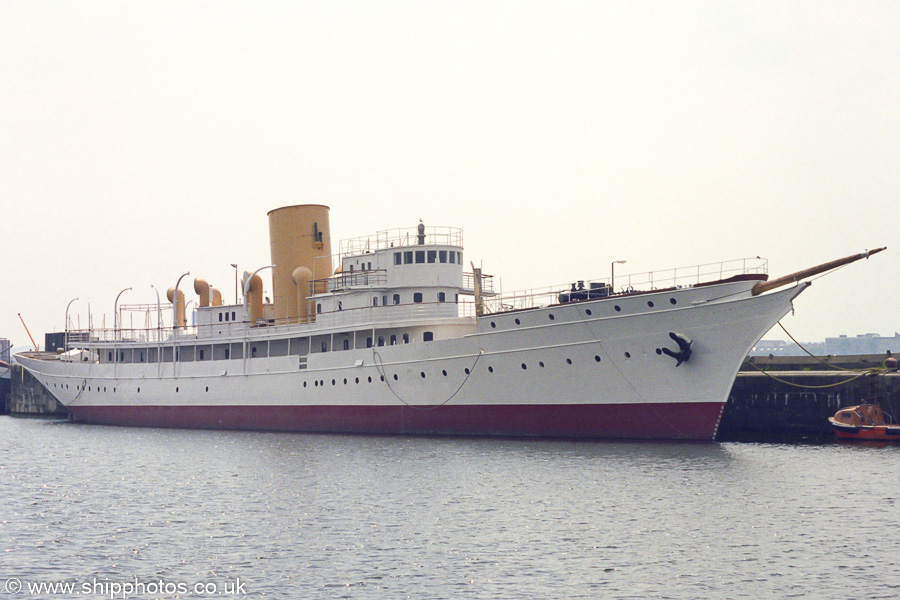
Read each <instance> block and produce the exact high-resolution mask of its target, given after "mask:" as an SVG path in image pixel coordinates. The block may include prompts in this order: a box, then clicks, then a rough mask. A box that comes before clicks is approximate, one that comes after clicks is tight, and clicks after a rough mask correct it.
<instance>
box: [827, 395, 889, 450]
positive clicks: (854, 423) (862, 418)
mask: <svg viewBox="0 0 900 600" xmlns="http://www.w3.org/2000/svg"><path fill="white" fill-rule="evenodd" d="M828 422H829V423H831V427H832V428H833V429H834V435H835V437H836V438H838V439H845V440H867V441H885V442H891V441H900V425H898V424H896V423H891V422H886V421H885V414H884V411H883V410H881V407H880V406H878V405H877V404H860V405H858V406H848V407H847V408H842V409H841V410H839V411H837V413H835V415H834V416H833V417H828Z"/></svg>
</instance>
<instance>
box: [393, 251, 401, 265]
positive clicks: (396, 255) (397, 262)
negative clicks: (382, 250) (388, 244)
mask: <svg viewBox="0 0 900 600" xmlns="http://www.w3.org/2000/svg"><path fill="white" fill-rule="evenodd" d="M394 264H395V265H402V264H403V255H402V254H401V253H399V252H394Z"/></svg>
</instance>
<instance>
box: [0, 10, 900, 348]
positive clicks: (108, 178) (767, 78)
mask: <svg viewBox="0 0 900 600" xmlns="http://www.w3.org/2000/svg"><path fill="white" fill-rule="evenodd" d="M898 32H900V2H896V1H895V0H885V1H883V2H879V1H873V2H864V1H860V2H829V1H826V0H819V1H815V2H791V1H788V0H776V1H756V2H754V1H741V2H727V1H721V0H714V1H710V2H687V1H685V2H601V1H598V0H590V1H585V2H528V1H522V0H516V1H510V2H485V1H483V0H479V1H477V2H465V1H459V2H441V3H438V2H422V1H418V2H402V1H390V2H388V1H381V2H336V1H328V2H325V1H322V2H287V1H286V2H259V1H255V2H247V3H241V2H219V1H217V2H190V1H187V2H185V1H184V0H179V1H178V2H163V1H154V2H143V3H138V2H120V1H110V2H91V1H82V2H42V1H37V0H27V1H17V0H5V1H4V2H3V3H2V4H0V81H2V85H0V202H2V208H3V214H2V218H0V234H2V240H3V242H4V244H3V247H4V252H3V262H2V273H3V281H4V285H3V287H2V289H3V295H2V299H0V337H8V338H11V339H12V340H13V342H14V343H15V344H16V346H17V348H18V349H25V347H27V346H28V345H29V343H28V338H27V335H26V334H25V331H24V329H23V327H22V325H21V323H20V322H19V320H18V317H17V313H22V316H23V317H24V318H25V321H26V323H27V324H28V327H29V328H30V329H31V331H32V333H33V334H35V337H36V338H37V339H38V341H39V343H40V344H41V346H42V347H43V334H44V333H45V332H49V331H55V330H61V329H62V328H63V326H64V315H65V309H66V305H67V303H68V302H69V301H70V300H72V299H73V298H79V300H78V301H77V302H74V303H73V304H72V315H73V316H74V318H80V319H81V323H82V324H83V325H84V324H86V320H87V312H88V303H90V306H91V310H92V311H93V313H94V315H95V321H100V320H101V319H102V315H103V314H104V313H105V314H106V315H107V324H108V325H111V323H112V313H113V304H114V302H115V298H116V295H117V294H118V293H119V291H120V290H122V289H123V288H127V287H132V288H133V290H132V291H131V292H126V293H125V294H123V295H122V300H121V302H122V303H138V302H148V303H149V302H155V301H156V296H155V293H154V291H153V289H152V288H151V287H150V286H151V284H155V285H156V286H157V287H158V288H159V289H161V290H163V291H164V290H165V289H166V288H168V287H169V286H172V285H174V284H175V281H176V279H177V278H178V276H179V275H181V274H182V273H184V272H185V271H190V272H191V275H192V277H193V276H202V277H204V278H206V279H208V280H209V281H210V282H211V283H212V284H213V285H215V286H216V287H219V288H220V289H222V290H223V292H224V294H225V298H226V300H228V299H233V296H234V269H232V267H231V266H230V264H231V263H237V264H238V265H239V268H240V270H241V271H244V270H251V271H252V270H254V269H255V268H258V267H261V266H264V265H267V264H269V263H270V262H271V259H270V256H269V242H268V220H267V217H266V213H267V211H269V210H271V209H273V208H277V207H280V206H285V205H290V204H303V203H321V204H326V205H328V206H330V207H331V233H332V237H333V239H334V240H335V241H336V240H339V239H343V238H347V237H356V236H361V235H365V234H369V233H372V232H375V231H377V230H382V229H390V228H396V227H413V226H415V225H416V224H417V223H418V221H419V219H422V220H423V221H424V222H425V223H426V225H450V226H457V227H461V228H463V230H464V231H465V245H466V261H467V262H468V260H470V259H471V260H475V261H476V263H478V262H481V263H482V264H483V267H484V271H485V272H486V273H491V274H494V275H496V276H499V277H501V278H502V286H503V289H504V290H506V291H513V290H517V289H525V288H533V287H541V286H547V285H551V284H564V283H566V282H569V281H574V280H577V279H591V278H601V277H607V276H608V275H609V267H610V263H611V262H612V261H614V260H627V261H628V262H627V264H626V265H624V266H621V267H618V268H617V279H618V277H619V273H623V274H624V273H625V272H626V271H630V272H634V273H638V272H645V271H650V270H656V269H666V268H671V267H679V266H687V265H693V264H699V263H710V262H716V261H721V260H727V259H734V258H743V257H750V256H762V257H765V258H768V259H769V273H770V275H771V276H772V277H777V276H780V275H784V274H787V273H789V272H792V271H795V270H798V269H801V268H804V267H807V266H811V265H814V264H817V263H820V262H825V261H827V260H831V259H834V258H838V257H841V256H845V255H848V254H853V253H856V252H861V251H863V250H865V249H870V248H875V247H878V246H888V250H887V251H886V252H884V253H882V254H879V255H877V256H874V257H872V258H871V259H870V260H868V261H865V262H862V263H857V264H854V265H851V266H849V267H846V268H845V269H842V270H840V271H838V272H836V273H834V274H832V275H830V276H828V277H825V278H821V279H818V280H816V281H815V283H814V285H813V286H812V287H811V288H810V289H809V290H807V291H806V292H805V293H804V294H803V295H801V296H800V297H799V298H798V299H797V300H796V302H795V308H796V314H795V315H794V316H788V317H786V318H785V319H784V321H783V322H784V324H785V326H786V327H787V328H788V330H789V331H791V332H792V333H793V335H794V336H795V337H797V338H799V339H801V340H804V341H821V340H823V339H824V338H825V337H826V336H834V335H838V334H841V333H846V334H851V335H855V334H859V333H866V332H875V333H879V334H882V335H893V334H894V332H895V331H900V245H898V244H897V243H896V242H897V238H898V231H900V208H898V202H900V197H898V190H900V174H898V173H900V168H898V167H900V151H898V147H900V34H898ZM335 250H336V245H335ZM265 281H266V284H265V285H266V288H267V289H271V283H270V281H271V280H270V277H269V276H266V278H265ZM182 286H183V287H185V288H187V289H189V290H190V285H189V284H188V285H185V284H182ZM192 296H193V292H192V290H191V293H190V294H189V295H188V298H191V297H192ZM766 337H767V339H785V336H784V334H783V333H782V332H781V330H780V329H776V330H773V331H772V332H771V333H770V334H769V335H768V336H766Z"/></svg>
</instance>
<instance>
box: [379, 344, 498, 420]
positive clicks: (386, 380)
mask: <svg viewBox="0 0 900 600" xmlns="http://www.w3.org/2000/svg"><path fill="white" fill-rule="evenodd" d="M483 354H484V350H479V351H478V354H477V355H476V356H475V362H474V363H472V366H471V367H470V368H469V369H467V371H468V372H467V373H466V377H465V378H464V379H463V380H462V383H460V384H459V387H458V388H456V391H455V392H453V393H452V394H450V397H449V398H447V399H446V400H444V401H443V402H441V403H440V404H433V405H430V406H416V405H415V404H410V403H409V402H407V401H406V400H404V399H403V398H401V397H400V395H399V394H398V393H397V392H396V391H395V390H394V388H393V387H392V386H391V381H390V379H389V378H388V376H387V374H386V373H385V371H384V360H383V359H382V358H381V354H380V353H379V352H378V351H377V350H375V349H374V348H372V360H373V361H374V363H375V370H376V371H378V373H379V375H381V380H382V381H384V383H385V384H387V387H388V389H389V390H390V391H391V393H392V394H393V395H394V397H395V398H396V399H397V400H399V401H400V402H402V403H403V404H405V405H406V406H408V407H410V408H412V409H415V410H434V409H436V408H440V407H442V406H444V405H445V404H447V403H448V402H450V401H451V400H453V398H455V397H456V395H457V394H458V393H459V392H460V390H462V389H463V386H464V385H466V383H467V382H468V381H469V377H471V376H472V373H474V372H475V366H476V365H477V364H478V361H479V360H481V356H482V355H483ZM379 363H380V364H379Z"/></svg>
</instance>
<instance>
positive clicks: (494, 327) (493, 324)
mask: <svg viewBox="0 0 900 600" xmlns="http://www.w3.org/2000/svg"><path fill="white" fill-rule="evenodd" d="M491 329H497V324H496V323H494V322H493V321H491Z"/></svg>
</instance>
